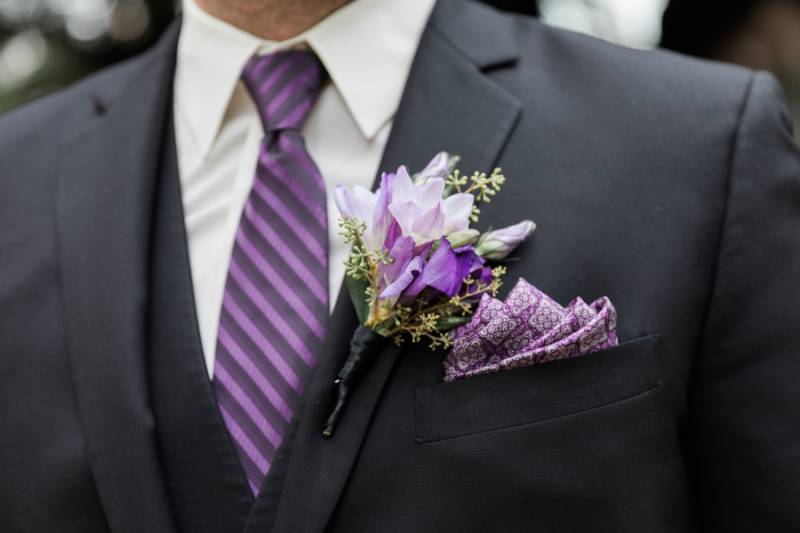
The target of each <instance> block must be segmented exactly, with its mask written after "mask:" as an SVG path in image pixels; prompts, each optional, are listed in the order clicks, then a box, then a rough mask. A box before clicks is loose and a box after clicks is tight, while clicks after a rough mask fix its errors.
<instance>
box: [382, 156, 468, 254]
mask: <svg viewBox="0 0 800 533" xmlns="http://www.w3.org/2000/svg"><path fill="white" fill-rule="evenodd" d="M443 192H444V180H443V179H442V178H430V179H428V180H427V181H425V183H422V184H421V185H414V184H413V183H412V181H411V177H410V176H409V175H408V171H407V170H406V168H405V167H400V169H398V171H397V176H396V179H395V182H394V190H393V194H392V199H391V203H390V205H389V212H390V213H391V214H392V215H393V216H394V218H395V220H397V223H398V224H399V225H400V229H401V230H402V232H403V235H405V236H409V237H412V238H413V239H414V242H416V243H417V244H425V243H428V242H432V241H436V240H438V239H440V238H441V237H446V236H447V235H449V234H451V233H454V232H457V231H464V230H466V229H467V228H468V227H469V216H470V214H471V213H472V204H473V202H474V200H475V199H474V197H473V196H472V195H471V194H465V193H460V194H453V195H450V196H448V197H447V198H445V199H442V193H443Z"/></svg>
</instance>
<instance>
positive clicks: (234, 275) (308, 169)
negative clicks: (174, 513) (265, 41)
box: [214, 50, 328, 494]
mask: <svg viewBox="0 0 800 533" xmlns="http://www.w3.org/2000/svg"><path fill="white" fill-rule="evenodd" d="M323 76H324V71H323V69H322V66H321V64H320V62H319V60H318V59H317V58H316V57H315V56H314V55H313V54H312V53H311V52H308V51H300V50H297V51H288V52H278V53H274V54H270V55H267V56H261V57H253V58H252V59H251V60H250V61H249V62H248V63H247V65H246V66H245V68H244V70H243V72H242V80H243V81H244V84H245V86H246V87H247V90H248V91H249V93H250V95H251V97H252V98H253V101H254V103H255V105H256V108H257V109H258V113H259V115H260V117H261V122H262V124H263V126H264V139H263V141H262V143H261V146H260V149H259V154H258V164H257V166H256V171H255V178H254V181H253V188H252V190H251V191H250V195H249V196H248V198H247V203H246V204H245V208H244V212H243V213H242V218H241V221H240V222H239V228H238V229H237V232H236V241H235V243H234V246H233V255H232V257H231V261H230V266H229V269H228V278H227V281H226V284H225V295H224V299H223V303H222V314H221V317H220V324H219V334H218V337H217V352H216V360H215V363H214V390H215V393H216V396H217V403H218V404H219V409H220V412H221V414H222V417H223V419H224V420H225V425H226V426H227V428H228V431H229V432H230V434H231V437H232V439H233V442H234V445H235V447H236V451H237V452H238V455H239V459H240V461H241V463H242V467H243V469H244V472H245V475H246V476H247V481H248V483H249V485H250V489H251V490H252V491H253V494H258V491H259V488H260V486H261V483H262V481H263V480H264V477H265V476H266V474H267V472H268V471H269V468H270V465H271V463H272V461H273V459H274V458H275V453H276V451H277V449H278V447H279V446H280V444H281V441H282V440H283V436H284V433H285V432H286V430H287V429H288V426H289V423H290V422H291V419H292V416H293V415H294V412H295V409H296V408H297V407H298V404H299V402H300V399H301V396H302V394H303V387H304V385H305V383H306V380H307V378H308V377H309V374H310V373H311V369H312V368H313V367H314V365H315V364H316V361H317V356H318V355H319V352H320V349H321V347H322V342H323V339H324V337H325V328H326V321H327V317H328V244H327V243H328V222H327V212H326V211H327V208H326V202H325V184H324V182H323V181H322V176H320V173H319V170H318V169H317V166H316V165H315V164H314V162H313V161H312V160H311V157H310V156H309V154H308V151H307V150H306V147H305V143H304V141H303V137H302V135H301V133H300V128H301V127H302V124H303V122H304V121H305V119H306V117H307V116H308V113H309V110H310V109H311V106H312V105H313V104H314V102H315V100H316V99H317V96H318V95H319V91H320V88H321V85H322V81H323Z"/></svg>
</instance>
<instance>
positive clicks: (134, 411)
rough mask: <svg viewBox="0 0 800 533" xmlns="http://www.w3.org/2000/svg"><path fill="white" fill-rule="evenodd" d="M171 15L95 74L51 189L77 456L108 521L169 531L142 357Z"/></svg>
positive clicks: (128, 531) (126, 529) (121, 530)
mask: <svg viewBox="0 0 800 533" xmlns="http://www.w3.org/2000/svg"><path fill="white" fill-rule="evenodd" d="M177 34H178V26H177V23H176V24H175V25H173V27H172V28H170V29H169V30H168V31H167V34H166V35H165V36H164V37H163V38H162V41H161V42H160V43H159V44H158V45H157V46H156V47H155V48H154V49H153V50H152V51H150V52H147V53H146V54H145V55H144V56H143V57H141V58H139V59H137V60H135V62H134V63H132V64H130V65H127V66H124V67H122V68H121V69H120V70H118V71H116V72H112V73H110V74H106V75H105V76H106V77H105V78H102V79H100V80H99V81H97V82H96V86H95V88H96V91H95V94H94V95H93V97H92V100H93V104H92V102H89V101H88V99H87V102H86V105H87V109H91V108H92V107H93V108H94V111H93V115H92V116H91V117H87V118H86V119H85V120H84V121H83V124H81V125H79V126H78V128H77V129H76V130H73V131H71V132H70V133H69V134H68V135H67V137H66V138H65V139H64V140H63V141H62V145H61V168H60V175H59V190H58V195H57V197H58V199H57V210H58V215H57V219H58V227H57V232H58V246H59V250H58V253H59V265H60V281H61V287H62V291H63V292H62V294H63V302H64V314H65V317H64V320H65V323H66V328H67V339H66V341H67V347H68V352H69V357H70V366H71V369H72V377H73V381H74V384H75V391H76V396H77V401H78V409H79V413H80V419H81V424H82V427H83V432H84V437H85V439H86V448H87V454H88V459H89V462H90V464H91V468H92V473H93V475H94V479H95V483H96V485H97V489H98V492H99V495H100V500H101V502H102V505H103V509H104V511H105V513H106V516H107V519H108V522H109V525H110V527H111V529H112V530H113V531H114V532H115V533H140V532H142V531H148V532H153V533H170V532H173V531H174V525H173V523H172V517H171V515H170V511H169V504H168V498H167V493H166V490H165V486H164V479H163V473H162V470H161V467H160V465H159V460H158V454H157V448H156V441H155V436H154V423H153V415H152V412H151V410H150V406H149V401H148V394H147V380H146V368H145V346H146V337H145V335H146V331H145V309H146V303H147V302H146V299H147V261H148V252H149V240H150V222H151V218H152V211H153V190H154V184H155V177H156V173H157V168H158V166H157V165H158V158H159V150H160V148H161V145H162V143H161V138H162V134H163V128H164V119H165V116H166V113H169V112H171V110H170V109H169V108H168V105H167V102H168V97H169V94H170V86H171V82H172V74H173V71H174V51H175V47H176V42H177Z"/></svg>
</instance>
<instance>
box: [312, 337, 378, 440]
mask: <svg viewBox="0 0 800 533" xmlns="http://www.w3.org/2000/svg"><path fill="white" fill-rule="evenodd" d="M387 341H388V339H387V338H386V337H384V336H382V335H380V334H378V333H376V332H375V330H373V329H370V328H368V327H366V326H358V328H357V329H356V330H355V332H354V333H353V336H352V337H351V338H350V354H349V355H348V356H347V359H346V360H345V362H344V364H343V365H342V368H340V369H339V372H338V373H337V374H336V380H335V381H334V382H333V383H334V385H336V403H335V404H334V406H333V410H332V411H331V414H330V415H329V416H328V420H327V422H325V426H324V427H323V428H322V436H323V437H325V438H326V439H327V438H330V437H332V436H333V432H334V430H335V429H336V425H337V424H338V422H339V419H340V418H341V417H342V413H343V412H344V408H345V406H346V405H347V401H348V399H349V398H350V394H351V393H352V391H353V389H354V388H355V385H356V383H357V382H358V380H359V379H360V378H361V376H362V375H363V374H364V372H365V371H366V370H367V368H369V367H370V365H372V363H373V361H374V360H375V358H376V357H377V356H378V354H379V353H380V352H381V350H382V349H383V347H384V346H385V345H386V342H387Z"/></svg>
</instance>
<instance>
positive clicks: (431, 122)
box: [274, 0, 521, 533]
mask: <svg viewBox="0 0 800 533" xmlns="http://www.w3.org/2000/svg"><path fill="white" fill-rule="evenodd" d="M487 32H490V33H489V34H487ZM496 32H500V34H501V37H500V38H498V39H495V34H496ZM511 32H512V29H511V27H510V24H509V19H507V18H506V16H505V15H503V14H500V13H498V12H495V11H493V10H491V9H489V8H485V7H483V6H480V5H478V4H475V3H471V2H464V1H461V0H440V1H439V3H438V4H437V6H436V8H435V9H434V12H433V14H432V15H431V20H430V21H429V23H428V27H427V29H426V31H425V33H424V35H423V37H422V40H421V42H420V47H419V50H418V52H417V56H416V58H415V61H414V66H413V67H412V70H411V74H410V76H409V81H408V83H407V86H406V89H405V93H404V96H403V100H402V102H401V105H400V109H399V110H398V114H397V117H396V118H395V122H394V126H393V128H392V134H391V136H390V139H389V143H388V145H387V148H386V152H385V153H384V156H383V161H382V163H381V169H394V168H396V167H397V166H398V165H399V164H402V163H405V164H408V165H410V166H411V167H412V168H416V169H419V168H422V166H423V165H424V164H425V163H426V162H427V161H428V159H429V158H430V157H432V156H433V155H434V153H435V152H437V151H439V150H446V151H448V152H451V153H456V154H460V155H461V156H462V165H461V166H462V168H465V169H473V168H474V169H485V170H490V169H491V168H492V166H493V165H494V164H495V163H496V161H497V159H498V157H499V154H500V152H501V150H502V148H503V146H504V145H505V142H506V139H507V138H508V135H509V134H510V133H511V131H512V129H513V127H514V124H515V123H516V121H517V118H518V116H519V113H520V108H521V105H520V103H519V101H518V100H517V99H516V98H515V97H514V96H512V95H511V94H509V93H508V92H507V91H506V90H505V89H503V88H502V87H501V86H499V85H498V84H497V83H495V82H494V81H492V80H491V79H490V78H489V77H488V76H487V74H486V73H485V72H484V70H486V69H489V68H513V65H514V61H515V59H516V54H515V51H514V49H513V46H512V42H511V37H510V36H511ZM505 35H508V38H506V37H504V36H505ZM461 36H469V38H467V39H464V38H462V37H461ZM482 36H485V38H484V37H482ZM473 43H477V44H473ZM355 327H356V320H355V317H354V313H353V311H352V307H351V304H350V302H349V301H348V300H347V296H346V295H343V296H341V297H340V301H339V302H338V303H337V307H336V311H335V313H334V315H333V317H332V318H331V327H330V328H329V331H330V333H329V337H330V338H329V342H328V344H327V349H326V351H324V352H323V359H322V361H321V363H320V366H319V367H318V369H317V371H316V373H315V376H314V378H313V381H312V383H311V384H310V386H309V388H308V390H307V395H306V402H305V406H304V408H303V410H302V412H301V413H300V419H299V426H298V428H297V438H296V441H295V443H294V451H293V453H292V455H291V458H290V460H289V465H288V470H287V475H286V479H285V482H284V485H283V492H282V495H281V500H280V503H279V505H278V509H277V514H276V517H275V522H274V523H275V528H274V531H275V532H276V533H298V532H308V533H319V532H321V531H323V530H324V529H325V527H326V525H327V523H328V521H329V520H330V518H331V515H332V513H333V510H334V508H335V506H336V503H337V501H338V499H339V496H340V494H341V492H342V490H343V489H344V486H345V484H346V482H347V478H348V476H349V474H350V471H351V470H352V468H353V466H354V464H355V462H356V459H357V456H358V453H359V450H360V448H361V444H362V442H363V440H364V438H365V435H366V433H367V431H368V428H369V424H370V420H371V419H372V416H373V412H374V411H375V408H376V406H377V404H378V402H379V400H380V396H381V393H382V391H383V389H384V385H385V384H386V381H387V379H388V378H389V376H390V374H391V371H392V368H393V366H394V363H395V361H396V359H397V357H398V355H399V353H400V350H399V349H398V348H396V347H394V346H390V347H388V348H386V350H385V351H384V353H383V354H381V355H380V357H379V358H378V359H377V361H376V363H375V364H374V366H373V367H372V368H371V369H370V370H369V371H368V372H367V373H366V375H365V376H364V377H363V379H362V381H361V383H360V384H359V386H358V388H357V389H356V390H355V392H354V394H353V397H352V399H351V402H350V404H349V406H348V408H347V411H346V412H345V414H344V416H343V418H342V420H341V422H340V424H339V426H338V428H337V430H336V433H335V434H334V436H333V438H331V439H330V440H324V439H323V438H322V436H321V431H322V425H323V422H324V420H325V417H326V416H327V414H328V411H329V409H330V408H331V405H332V401H333V391H334V389H333V386H332V382H333V379H334V376H335V374H336V371H337V369H338V367H339V365H340V364H341V362H342V361H343V360H344V358H345V357H346V354H347V344H348V341H349V336H350V335H351V333H352V331H353V330H354V329H355Z"/></svg>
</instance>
